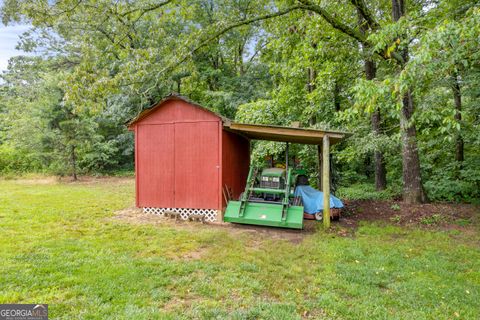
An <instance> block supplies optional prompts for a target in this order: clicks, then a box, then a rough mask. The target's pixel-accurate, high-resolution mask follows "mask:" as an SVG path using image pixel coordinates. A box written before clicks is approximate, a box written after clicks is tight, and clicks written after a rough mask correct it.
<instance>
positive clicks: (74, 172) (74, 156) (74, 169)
mask: <svg viewBox="0 0 480 320" xmlns="http://www.w3.org/2000/svg"><path fill="white" fill-rule="evenodd" d="M70 157H71V159H70V160H71V162H72V179H73V180H74V181H77V154H76V153H75V146H72V147H71V149H70Z"/></svg>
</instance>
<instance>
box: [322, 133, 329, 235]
mask: <svg viewBox="0 0 480 320" xmlns="http://www.w3.org/2000/svg"><path fill="white" fill-rule="evenodd" d="M322 151H323V156H322V187H323V188H322V189H323V226H324V227H325V228H330V139H329V138H328V135H325V136H323V148H322Z"/></svg>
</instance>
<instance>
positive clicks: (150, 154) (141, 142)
mask: <svg viewBox="0 0 480 320" xmlns="http://www.w3.org/2000/svg"><path fill="white" fill-rule="evenodd" d="M136 140H137V142H138V143H137V147H136V152H137V155H136V158H137V172H136V174H137V179H138V180H137V181H138V183H137V195H138V199H137V200H138V201H137V202H138V206H140V207H161V208H172V207H173V206H174V205H175V201H174V182H175V179H174V172H175V170H174V168H175V162H174V141H175V139H174V125H173V124H160V125H143V124H138V125H137V139H136Z"/></svg>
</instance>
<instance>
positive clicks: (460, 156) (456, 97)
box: [452, 73, 465, 165]
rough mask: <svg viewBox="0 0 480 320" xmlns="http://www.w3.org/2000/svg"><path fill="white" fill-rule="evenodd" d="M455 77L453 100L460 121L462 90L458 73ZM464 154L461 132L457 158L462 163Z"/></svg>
mask: <svg viewBox="0 0 480 320" xmlns="http://www.w3.org/2000/svg"><path fill="white" fill-rule="evenodd" d="M452 79H453V86H452V90H453V100H454V102H455V120H456V121H457V122H458V123H460V122H461V121H462V93H461V91H460V83H459V82H458V75H457V74H456V73H455V74H454V75H453V76H452ZM464 159H465V158H464V154H463V137H462V134H461V133H460V132H458V133H457V135H456V137H455V160H456V161H457V162H459V164H460V165H461V163H462V162H463V160H464Z"/></svg>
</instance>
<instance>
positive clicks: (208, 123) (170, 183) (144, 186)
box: [130, 97, 250, 210]
mask: <svg viewBox="0 0 480 320" xmlns="http://www.w3.org/2000/svg"><path fill="white" fill-rule="evenodd" d="M130 129H131V130H132V129H133V130H135V172H136V187H137V190H136V196H137V198H136V205H137V206H138V207H158V208H192V209H218V210H221V209H223V208H224V207H225V206H226V203H225V201H224V199H223V195H222V188H223V186H224V185H227V186H228V187H229V188H231V189H232V190H233V196H234V197H235V198H237V197H238V196H239V195H240V193H241V192H242V191H243V190H244V188H245V180H246V179H247V174H248V167H249V160H250V158H249V154H250V150H249V148H250V144H249V141H248V140H247V139H246V138H243V137H241V136H239V135H236V134H234V133H230V132H226V131H225V130H223V123H222V119H221V118H220V117H219V116H217V115H215V114H214V113H212V112H209V111H208V110H205V109H203V108H202V107H199V106H196V105H194V104H191V103H188V102H187V101H185V100H182V99H180V98H175V97H172V98H170V99H166V100H164V101H163V102H162V103H161V104H159V105H157V106H156V107H154V109H151V110H150V111H149V112H147V113H146V114H144V116H143V117H139V119H138V121H136V122H133V124H132V125H131V126H130Z"/></svg>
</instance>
